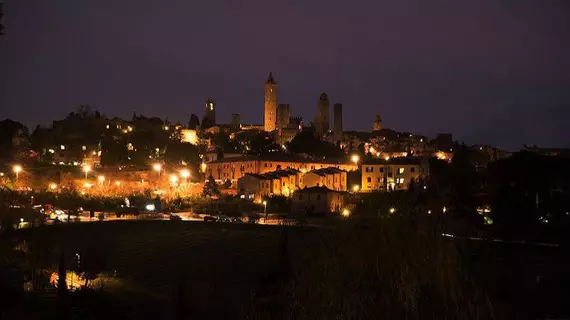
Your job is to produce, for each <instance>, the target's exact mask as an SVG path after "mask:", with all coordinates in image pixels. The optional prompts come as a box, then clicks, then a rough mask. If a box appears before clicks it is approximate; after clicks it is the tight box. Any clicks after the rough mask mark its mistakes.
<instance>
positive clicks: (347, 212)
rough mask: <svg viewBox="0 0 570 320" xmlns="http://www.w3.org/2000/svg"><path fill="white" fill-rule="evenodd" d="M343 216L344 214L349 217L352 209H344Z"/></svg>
mask: <svg viewBox="0 0 570 320" xmlns="http://www.w3.org/2000/svg"><path fill="white" fill-rule="evenodd" d="M342 216H343V217H348V216H350V211H349V210H348V209H344V210H342Z"/></svg>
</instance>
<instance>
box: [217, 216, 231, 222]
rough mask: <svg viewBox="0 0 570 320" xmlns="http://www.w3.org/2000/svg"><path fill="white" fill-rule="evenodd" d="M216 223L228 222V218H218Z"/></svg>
mask: <svg viewBox="0 0 570 320" xmlns="http://www.w3.org/2000/svg"><path fill="white" fill-rule="evenodd" d="M218 222H230V218H229V217H228V216H218Z"/></svg>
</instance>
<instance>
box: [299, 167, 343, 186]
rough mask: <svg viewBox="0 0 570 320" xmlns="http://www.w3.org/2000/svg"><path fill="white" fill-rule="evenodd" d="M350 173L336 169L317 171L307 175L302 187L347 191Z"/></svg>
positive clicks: (302, 181) (303, 179) (304, 177)
mask: <svg viewBox="0 0 570 320" xmlns="http://www.w3.org/2000/svg"><path fill="white" fill-rule="evenodd" d="M347 180H348V172H347V171H344V170H341V169H337V168H334V167H330V168H323V169H316V170H313V171H309V172H307V173H305V174H304V175H303V176H302V178H301V183H300V185H301V187H319V186H320V187H327V188H329V189H331V190H335V191H347V190H348V185H347Z"/></svg>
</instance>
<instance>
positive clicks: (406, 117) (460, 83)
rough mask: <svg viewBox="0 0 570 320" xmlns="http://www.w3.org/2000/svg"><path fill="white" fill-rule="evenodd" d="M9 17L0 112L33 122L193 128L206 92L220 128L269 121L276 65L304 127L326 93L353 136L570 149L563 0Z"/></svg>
mask: <svg viewBox="0 0 570 320" xmlns="http://www.w3.org/2000/svg"><path fill="white" fill-rule="evenodd" d="M4 22H5V25H6V35H5V36H4V38H3V39H1V40H0V118H12V119H15V120H19V121H22V122H24V123H25V124H27V125H28V126H30V127H32V128H33V126H35V125H36V124H37V123H40V124H45V125H48V124H50V122H51V121H52V120H55V119H60V118H63V117H64V116H65V115H66V114H67V113H69V112H70V111H73V110H74V109H76V108H77V107H78V106H79V105H81V104H89V105H91V106H92V107H93V108H97V109H99V110H101V111H102V112H103V113H104V114H106V115H108V116H122V117H128V118H130V116H131V115H132V112H133V111H136V112H137V113H143V114H145V115H147V116H159V117H161V118H168V119H169V120H171V121H183V122H184V123H186V122H187V121H188V116H189V114H190V113H197V114H199V115H200V117H201V116H202V112H203V109H202V108H203V107H202V106H203V102H204V100H205V99H206V98H208V97H210V96H211V97H213V98H214V99H215V100H216V101H217V103H218V109H217V118H218V119H219V120H218V121H219V122H229V120H230V115H231V114H232V113H241V114H242V122H244V123H260V124H261V123H262V117H263V83H264V81H265V80H266V78H267V75H268V73H269V71H270V70H271V71H273V74H274V75H275V79H276V81H277V82H278V83H279V92H278V102H279V103H290V104H291V108H292V112H293V114H294V115H298V116H302V117H303V118H304V119H305V120H312V119H313V117H314V115H315V113H316V105H317V100H318V97H319V95H320V93H321V92H322V91H325V92H327V93H328V95H329V98H330V100H331V104H332V103H336V102H341V103H343V104H344V111H345V112H344V124H345V130H350V129H356V130H368V131H369V130H371V129H372V119H373V116H374V115H375V114H380V115H382V117H383V118H384V123H385V126H386V127H390V128H393V129H396V130H401V131H411V132H415V133H419V134H424V135H428V136H434V135H435V134H436V133H437V132H452V133H453V134H454V137H455V138H456V139H459V140H464V141H465V142H467V143H476V142H480V143H489V144H494V145H498V146H500V147H505V148H510V149H512V148H519V147H521V146H522V144H523V143H527V144H537V145H540V146H545V147H547V146H550V147H570V138H569V137H570V125H569V123H568V122H569V120H570V2H569V1H565V0H557V1H550V0H533V1H531V0H511V1H506V0H502V1H501V0H488V1H487V0H469V1H460V0H445V1H439V0H430V1H426V0H393V1H385V0H376V1H359V0H354V1H347V0H343V1H340V0H328V1H321V0H319V1H317V0H281V1H271V0H225V1H220V0H203V1H197V0H194V1H191V0H177V1H175V0H160V1H159V0H152V1H150V0H136V1H135V0H80V1H79V0H50V1H45V0H7V1H6V5H5V21H4ZM331 109H332V107H331ZM331 111H332V110H331ZM331 119H332V117H331Z"/></svg>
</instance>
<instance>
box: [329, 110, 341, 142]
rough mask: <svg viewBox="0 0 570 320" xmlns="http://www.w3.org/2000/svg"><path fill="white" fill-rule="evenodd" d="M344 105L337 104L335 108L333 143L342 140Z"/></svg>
mask: <svg viewBox="0 0 570 320" xmlns="http://www.w3.org/2000/svg"><path fill="white" fill-rule="evenodd" d="M342 131H343V128H342V104H341V103H335V104H334V106H333V136H332V138H333V142H334V143H337V142H339V141H341V140H342Z"/></svg>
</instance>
